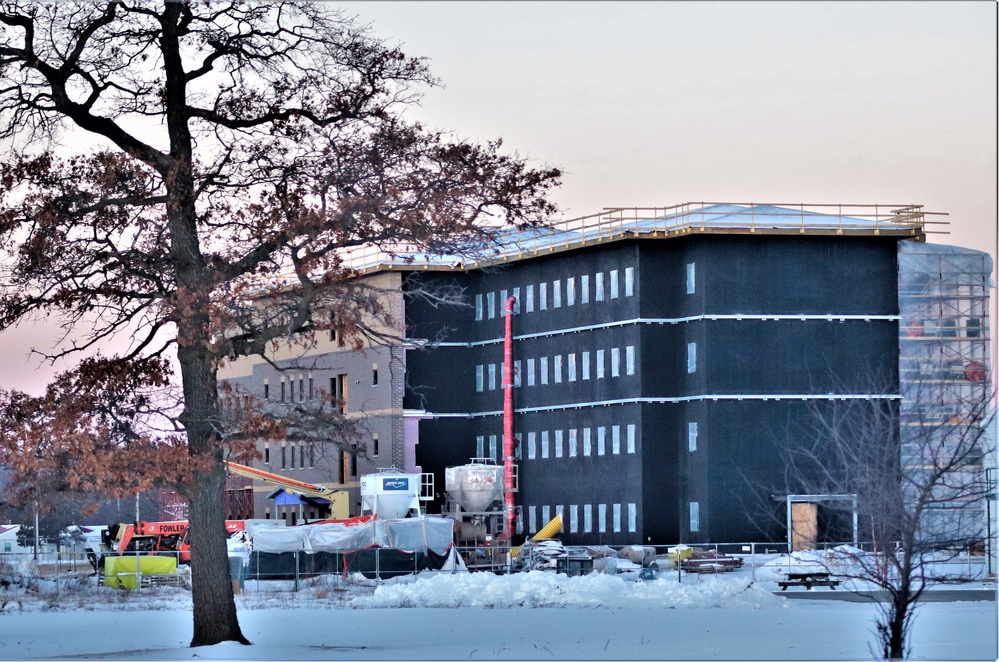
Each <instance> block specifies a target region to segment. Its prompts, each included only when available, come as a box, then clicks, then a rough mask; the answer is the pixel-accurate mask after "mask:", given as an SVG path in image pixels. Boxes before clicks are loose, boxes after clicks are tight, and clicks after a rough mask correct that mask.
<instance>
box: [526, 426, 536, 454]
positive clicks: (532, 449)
mask: <svg viewBox="0 0 999 662" xmlns="http://www.w3.org/2000/svg"><path fill="white" fill-rule="evenodd" d="M537 457H538V437H537V435H536V434H535V433H534V432H528V433H527V459H528V460H533V459H535V458H537Z"/></svg>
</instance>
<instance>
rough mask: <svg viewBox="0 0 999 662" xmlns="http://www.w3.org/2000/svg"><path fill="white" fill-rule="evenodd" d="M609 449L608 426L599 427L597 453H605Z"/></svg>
mask: <svg viewBox="0 0 999 662" xmlns="http://www.w3.org/2000/svg"><path fill="white" fill-rule="evenodd" d="M606 449H607V428H605V427H603V426H600V427H598V428H597V455H603V454H604V453H605V452H606Z"/></svg>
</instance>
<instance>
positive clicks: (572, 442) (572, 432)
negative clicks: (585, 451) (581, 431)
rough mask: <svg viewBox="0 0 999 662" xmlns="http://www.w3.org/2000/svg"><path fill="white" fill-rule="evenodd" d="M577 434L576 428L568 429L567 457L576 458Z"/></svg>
mask: <svg viewBox="0 0 999 662" xmlns="http://www.w3.org/2000/svg"><path fill="white" fill-rule="evenodd" d="M577 432H578V430H576V428H570V429H569V457H576V446H577V441H578V439H577V437H578V434H577Z"/></svg>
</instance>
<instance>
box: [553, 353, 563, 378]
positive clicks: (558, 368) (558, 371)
mask: <svg viewBox="0 0 999 662" xmlns="http://www.w3.org/2000/svg"><path fill="white" fill-rule="evenodd" d="M554 372H555V383H556V384H561V383H562V355H561V354H556V355H555V365H554Z"/></svg>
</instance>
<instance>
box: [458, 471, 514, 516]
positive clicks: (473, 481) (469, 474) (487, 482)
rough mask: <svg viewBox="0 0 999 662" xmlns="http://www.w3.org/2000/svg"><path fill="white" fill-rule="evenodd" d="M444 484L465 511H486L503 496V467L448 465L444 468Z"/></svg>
mask: <svg viewBox="0 0 999 662" xmlns="http://www.w3.org/2000/svg"><path fill="white" fill-rule="evenodd" d="M444 485H445V489H446V490H447V491H448V494H450V495H451V497H452V498H453V499H454V500H455V501H456V502H457V503H458V505H459V506H461V509H462V510H464V511H465V512H470V513H481V512H486V511H487V510H488V509H489V506H491V505H492V504H493V502H494V501H496V500H498V499H502V498H503V467H501V466H498V465H490V464H466V465H463V466H460V467H448V468H447V469H445V470H444Z"/></svg>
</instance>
